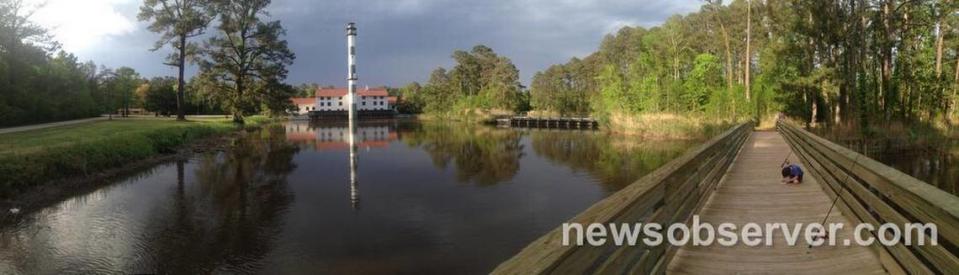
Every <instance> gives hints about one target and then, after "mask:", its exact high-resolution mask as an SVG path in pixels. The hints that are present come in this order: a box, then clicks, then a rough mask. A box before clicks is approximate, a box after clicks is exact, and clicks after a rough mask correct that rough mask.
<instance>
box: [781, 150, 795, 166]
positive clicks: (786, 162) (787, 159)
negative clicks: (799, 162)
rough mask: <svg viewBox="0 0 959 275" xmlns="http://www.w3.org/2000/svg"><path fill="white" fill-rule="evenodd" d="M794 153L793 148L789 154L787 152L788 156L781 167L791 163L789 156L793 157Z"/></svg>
mask: <svg viewBox="0 0 959 275" xmlns="http://www.w3.org/2000/svg"><path fill="white" fill-rule="evenodd" d="M792 155H793V150H789V154H786V158H784V159H783V164H782V165H779V167H785V166H786V164H789V157H791V156H792Z"/></svg>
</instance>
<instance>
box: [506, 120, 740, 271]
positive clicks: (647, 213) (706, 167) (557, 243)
mask: <svg viewBox="0 0 959 275" xmlns="http://www.w3.org/2000/svg"><path fill="white" fill-rule="evenodd" d="M751 131H752V127H751V124H740V125H737V126H735V127H732V128H731V129H729V130H727V131H726V132H724V133H722V134H720V135H718V136H716V137H714V138H712V139H710V140H709V141H707V142H706V143H705V144H703V145H701V146H699V147H698V148H696V149H694V150H691V151H689V152H687V153H685V154H683V155H682V156H680V157H678V158H676V159H674V160H672V161H670V162H668V163H666V164H665V165H663V166H662V167H660V168H659V169H656V170H655V171H653V172H651V173H650V174H648V175H646V176H644V177H642V178H640V179H639V180H637V181H636V182H634V183H633V184H630V185H629V186H627V187H625V188H623V190H620V191H619V192H616V193H614V194H612V195H610V196H609V197H607V198H605V199H603V200H600V201H599V202H597V203H596V204H594V205H593V206H591V207H590V208H589V209H587V210H586V211H583V212H582V213H580V214H578V215H576V217H574V218H573V219H571V220H569V221H568V222H570V223H579V224H582V225H583V226H584V227H585V226H587V225H589V224H592V223H600V224H609V223H629V224H633V223H643V224H645V223H659V224H671V223H675V222H683V223H690V222H691V218H692V215H693V214H694V213H696V212H698V210H699V209H700V208H701V207H702V206H703V204H704V203H705V202H706V199H707V198H708V197H709V195H710V194H711V193H712V191H713V190H715V186H716V184H717V183H718V182H719V180H720V179H721V178H722V176H723V175H724V174H725V172H726V170H727V169H728V168H729V165H730V164H731V163H732V161H733V159H734V158H735V157H736V154H737V153H738V152H739V149H740V147H742V144H743V143H744V142H745V141H746V138H747V137H748V136H749V133H750V132H751ZM568 237H569V239H568V240H576V236H568ZM562 240H563V228H562V226H559V227H557V228H556V229H553V230H552V231H550V232H549V233H547V234H546V235H544V236H542V237H540V238H539V239H537V240H536V241H533V242H532V243H530V244H529V245H528V246H527V247H526V248H524V249H523V250H522V251H520V252H519V254H517V255H515V256H513V258H511V259H509V260H506V261H505V262H503V263H501V264H500V265H499V266H498V267H497V268H496V269H495V270H494V271H493V274H556V273H558V274H584V273H602V274H609V273H615V274H622V273H627V272H628V273H631V274H633V273H658V274H662V273H665V271H666V268H667V267H668V266H669V261H670V259H671V258H672V256H673V255H675V252H676V249H677V247H673V246H669V245H667V244H663V245H659V246H655V247H648V246H645V245H643V244H642V243H638V244H637V246H622V247H616V246H613V245H612V244H611V243H612V242H610V241H608V242H606V244H607V245H604V246H590V245H584V246H576V245H575V243H572V245H569V246H564V245H563V243H562Z"/></svg>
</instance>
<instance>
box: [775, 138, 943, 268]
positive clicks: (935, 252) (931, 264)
mask: <svg viewBox="0 0 959 275" xmlns="http://www.w3.org/2000/svg"><path fill="white" fill-rule="evenodd" d="M777 128H778V129H779V132H780V133H782V135H783V136H784V137H785V138H786V141H787V142H788V143H789V146H790V147H792V149H793V151H794V152H795V153H796V155H798V156H799V157H800V159H802V161H803V163H804V164H805V168H806V169H807V170H810V173H809V174H812V175H813V176H814V177H815V178H816V179H817V180H818V181H819V182H820V183H821V184H822V185H823V189H825V190H826V193H828V194H829V196H830V197H832V198H833V199H835V197H836V195H837V194H838V195H839V196H840V199H839V200H837V202H839V203H837V204H836V207H837V209H841V210H842V212H843V214H844V215H845V216H846V217H847V218H849V219H850V221H851V222H853V223H856V224H858V223H869V224H872V225H873V226H874V228H877V229H878V228H879V227H880V225H882V224H885V223H893V224H896V225H898V226H899V227H900V228H902V227H903V224H905V223H923V224H925V223H933V224H935V225H936V227H937V229H938V243H939V245H937V246H933V245H930V243H931V242H930V239H929V237H928V236H927V237H926V239H925V240H924V241H925V245H924V246H917V245H911V246H906V245H903V244H902V243H900V244H896V245H892V246H885V245H882V244H880V243H879V242H878V241H877V242H874V243H873V246H872V249H873V250H875V251H876V252H877V253H878V255H879V259H880V261H881V262H882V264H883V267H885V268H886V270H887V271H889V272H890V273H894V274H896V273H899V274H901V273H911V274H932V273H939V274H951V273H955V272H959V258H957V245H959V198H957V197H956V196H954V195H952V194H949V193H946V192H944V191H942V190H939V189H937V188H935V187H933V186H931V185H929V184H927V183H925V182H922V181H920V180H918V179H915V178H913V177H910V176H909V175H906V174H904V173H902V172H899V171H897V170H896V169H894V168H891V167H889V166H886V165H883V164H882V163H879V162H877V161H875V160H872V159H870V158H868V157H866V156H863V155H860V154H859V153H856V152H853V151H851V150H849V149H846V148H845V147H842V146H840V145H837V144H835V143H832V142H830V141H828V140H826V139H824V138H822V137H819V136H816V135H815V134H812V133H809V132H808V131H806V130H803V129H801V128H799V127H797V126H795V125H793V124H791V123H788V122H780V123H779V124H778V125H777ZM848 230H851V228H850V229H848ZM876 232H877V231H873V232H867V233H870V234H872V235H873V236H872V237H874V238H877V239H878V235H877V234H878V233H876ZM887 233H888V232H887ZM913 233H915V232H914V231H913ZM890 234H891V233H890ZM903 234H905V232H904V233H903ZM862 237H868V236H862ZM886 237H890V238H891V237H892V236H890V235H889V234H887V236H886ZM911 237H912V241H913V244H915V242H916V241H917V235H916V234H911Z"/></svg>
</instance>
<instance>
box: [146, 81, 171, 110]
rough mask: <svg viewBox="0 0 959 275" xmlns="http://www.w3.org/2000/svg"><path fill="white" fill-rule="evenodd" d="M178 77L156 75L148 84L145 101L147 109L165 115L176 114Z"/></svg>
mask: <svg viewBox="0 0 959 275" xmlns="http://www.w3.org/2000/svg"><path fill="white" fill-rule="evenodd" d="M176 83H177V80H176V78H172V77H155V78H153V79H152V80H150V82H149V83H148V84H147V85H146V93H145V94H144V98H143V102H144V107H145V108H146V109H147V111H150V112H156V113H159V114H160V115H163V116H169V115H172V114H175V113H176V111H177V104H176Z"/></svg>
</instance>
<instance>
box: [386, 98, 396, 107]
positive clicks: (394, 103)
mask: <svg viewBox="0 0 959 275" xmlns="http://www.w3.org/2000/svg"><path fill="white" fill-rule="evenodd" d="M386 102H389V103H390V105H396V97H395V96H391V97H387V98H386Z"/></svg>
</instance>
